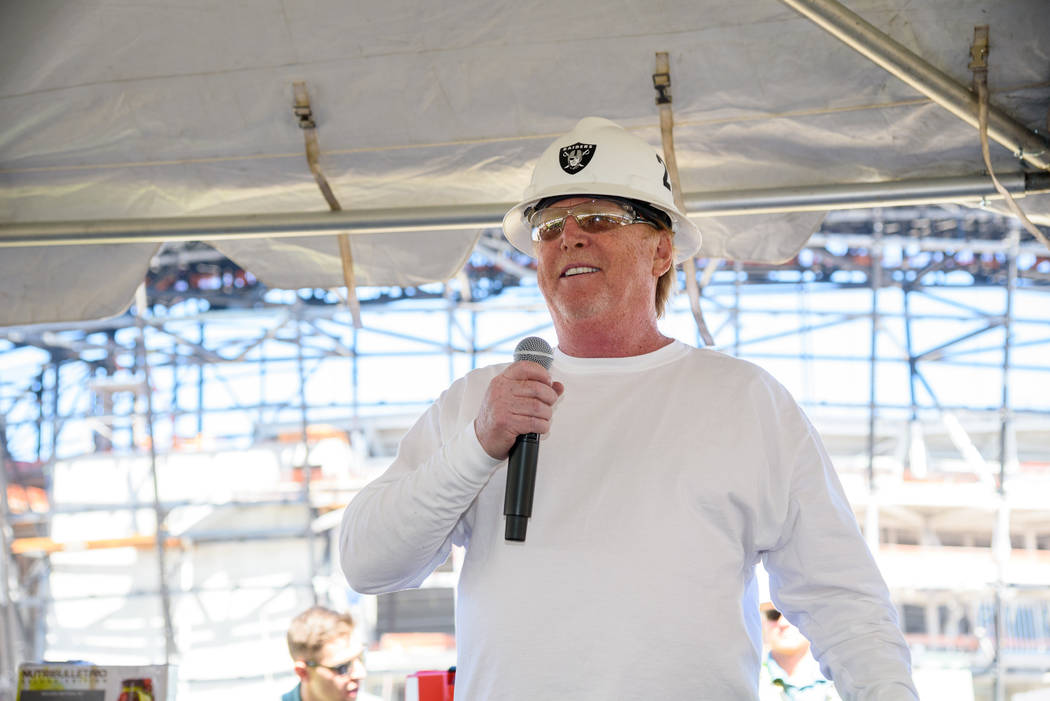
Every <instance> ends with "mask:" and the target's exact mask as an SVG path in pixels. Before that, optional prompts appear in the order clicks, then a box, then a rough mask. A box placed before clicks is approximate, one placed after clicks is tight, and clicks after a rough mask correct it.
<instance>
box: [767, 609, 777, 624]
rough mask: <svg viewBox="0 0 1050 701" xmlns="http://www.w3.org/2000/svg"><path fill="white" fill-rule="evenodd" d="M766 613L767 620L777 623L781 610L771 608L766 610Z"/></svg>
mask: <svg viewBox="0 0 1050 701" xmlns="http://www.w3.org/2000/svg"><path fill="white" fill-rule="evenodd" d="M765 614H766V620H767V621H769V622H770V623H776V622H777V621H779V620H780V611H777V610H776V609H769V610H768V611H766V612H765Z"/></svg>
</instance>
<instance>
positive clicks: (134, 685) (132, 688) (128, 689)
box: [118, 679, 153, 701]
mask: <svg viewBox="0 0 1050 701" xmlns="http://www.w3.org/2000/svg"><path fill="white" fill-rule="evenodd" d="M121 686H122V687H123V688H122V689H121V691H120V699H119V700H118V701H153V680H152V679H125V680H124V681H123V682H121Z"/></svg>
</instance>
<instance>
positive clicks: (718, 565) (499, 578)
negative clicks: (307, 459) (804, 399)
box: [341, 342, 917, 701]
mask: <svg viewBox="0 0 1050 701" xmlns="http://www.w3.org/2000/svg"><path fill="white" fill-rule="evenodd" d="M502 369H503V366H494V367H489V368H483V369H480V370H476V371H473V372H471V373H470V374H468V375H467V376H465V377H464V378H461V379H460V380H458V381H456V382H455V383H454V384H453V385H452V386H451V387H450V388H449V389H448V390H447V391H446V392H445V393H444V394H442V396H441V397H440V398H439V399H438V400H437V402H435V404H434V405H432V406H431V407H430V409H429V410H428V411H427V412H426V413H425V414H424V415H423V416H422V417H421V418H420V419H419V421H418V422H417V423H416V425H415V426H414V427H413V428H412V429H411V430H410V431H409V432H408V434H406V436H405V438H404V439H403V441H402V443H401V446H400V450H399V453H398V456H397V458H396V459H395V461H394V463H393V464H392V465H391V467H390V468H389V470H387V472H385V473H384V474H383V475H382V476H381V477H380V478H378V479H377V480H376V481H375V482H373V483H372V484H370V485H368V486H367V487H366V488H365V489H364V490H362V491H361V493H360V494H359V495H358V496H357V497H356V498H355V499H354V500H353V501H352V502H351V503H350V505H349V506H348V507H347V509H346V512H345V514H344V517H343V524H342V532H341V554H342V565H343V570H344V572H345V573H346V576H347V578H348V581H349V582H350V584H351V586H352V587H353V588H354V589H355V590H357V591H359V592H362V593H381V592H389V591H394V590H397V589H403V588H409V587H414V586H418V585H419V584H420V582H422V581H423V579H424V578H425V577H426V576H427V575H428V574H429V573H430V572H431V571H433V569H434V568H435V567H437V566H438V565H439V564H440V563H441V562H443V561H444V560H445V558H446V557H447V555H448V553H449V550H450V548H451V545H452V544H453V543H455V544H460V545H463V546H465V547H466V554H465V557H464V561H463V568H462V572H461V574H460V581H459V594H458V600H457V609H456V637H457V654H458V661H457V675H456V676H457V679H456V687H457V688H456V698H457V699H458V700H461V701H496V700H500V699H507V700H511V699H513V700H519V699H520V700H525V699H545V700H549V699H571V700H573V701H581V700H582V701H586V700H589V699H594V700H595V701H598V700H599V699H600V700H601V701H607V700H608V699H611V698H659V699H711V700H717V701H725V700H726V699H734V700H735V699H756V698H757V680H758V674H759V666H760V649H761V624H760V622H759V618H758V616H759V612H758V605H757V599H756V596H757V593H756V591H757V590H756V585H755V578H754V566H755V564H756V563H757V562H758V561H759V560H761V561H763V562H764V563H765V566H766V569H767V570H768V571H769V573H770V580H771V589H772V591H773V599H774V603H775V604H776V605H777V607H778V608H779V609H780V610H781V611H783V612H784V613H785V614H787V616H788V617H789V619H790V620H792V621H793V622H794V623H795V624H796V625H798V627H799V628H800V629H801V630H802V632H803V634H805V635H806V636H807V637H808V638H809V639H810V640H811V641H812V642H813V651H814V654H815V656H816V657H817V659H818V660H820V662H821V665H822V669H823V670H824V674H825V675H826V676H828V678H831V679H834V681H835V685H836V688H837V689H838V691H839V693H840V694H841V695H842V696H843V698H844V699H847V700H850V699H864V700H866V701H868V700H875V699H878V700H880V701H881V700H891V699H892V700H901V701H911V700H912V699H916V698H917V696H916V694H915V691H914V687H913V686H912V682H911V678H910V661H909V654H908V649H907V647H906V645H905V643H904V640H903V637H902V636H901V634H900V631H899V629H898V627H897V617H896V612H895V610H894V608H893V606H892V604H891V603H890V601H889V596H888V592H887V590H886V586H885V584H884V582H883V580H882V577H881V576H880V574H879V572H878V570H877V568H876V566H875V563H874V561H873V559H872V557H871V555H870V553H869V551H868V549H867V546H866V544H865V542H864V540H863V538H862V536H861V534H860V532H859V530H858V528H857V524H856V520H855V519H854V516H853V513H852V511H851V509H850V507H849V504H848V502H847V501H846V498H845V495H844V494H843V491H842V488H841V486H840V484H839V481H838V479H837V477H836V475H835V472H834V469H833V467H832V465H831V462H830V460H829V459H828V457H827V455H826V453H825V451H824V449H823V446H822V444H821V441H820V439H819V437H818V436H817V433H816V431H815V430H814V428H813V427H812V425H811V424H810V423H809V421H808V420H807V419H806V417H805V416H804V415H803V413H802V411H801V409H800V408H799V407H798V405H797V404H796V403H795V402H794V400H793V399H792V398H791V397H790V396H789V394H788V393H787V391H786V390H785V389H784V388H783V387H782V386H781V385H779V384H778V383H777V382H776V381H775V380H773V379H772V378H771V377H770V376H769V375H768V374H767V373H765V372H764V371H762V370H761V369H759V368H757V367H756V366H754V365H752V364H750V363H747V362H744V361H741V360H738V359H734V358H731V357H729V356H725V355H722V354H720V353H717V352H714V351H710V350H699V349H696V348H692V347H690V346H687V345H685V344H682V343H679V342H674V343H671V344H669V345H667V346H664V347H663V348H661V349H659V350H657V351H655V352H653V353H649V354H646V355H642V356H635V357H629V358H587V359H582V358H573V357H570V356H567V355H565V354H564V353H561V352H560V351H557V350H556V351H555V357H554V364H553V366H552V368H551V374H552V376H553V377H554V379H555V380H558V381H560V382H562V383H563V384H564V385H565V392H564V394H563V396H562V397H561V398H560V399H559V401H558V403H557V404H556V405H555V408H554V417H553V421H552V428H551V430H550V432H549V433H548V434H547V435H546V436H544V438H543V440H542V441H541V443H540V454H539V463H538V468H537V477H536V491H535V502H534V506H533V513H532V518H531V519H530V522H529V526H528V535H527V539H526V541H525V542H523V543H515V542H508V541H506V540H504V537H503V530H504V517H503V500H504V490H505V484H506V477H505V475H506V461H502V462H500V461H496V460H493V459H492V458H490V457H489V456H488V455H487V454H486V453H485V452H484V450H483V449H482V447H481V445H480V444H479V443H478V440H477V437H476V436H475V433H474V428H473V420H474V418H475V416H476V415H477V411H478V408H479V406H480V404H481V401H482V397H483V395H484V393H485V390H486V388H487V386H488V384H489V381H490V380H491V379H492V377H494V376H495V375H496V374H498V373H499V372H500V371H502Z"/></svg>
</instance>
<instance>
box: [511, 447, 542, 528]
mask: <svg viewBox="0 0 1050 701" xmlns="http://www.w3.org/2000/svg"><path fill="white" fill-rule="evenodd" d="M539 456H540V437H539V435H538V434H535V433H523V434H521V435H520V436H518V438H517V439H516V440H515V441H514V445H513V447H511V449H510V455H509V456H508V458H507V491H506V494H505V497H504V501H503V515H504V516H506V517H507V524H506V531H505V533H504V537H505V538H506V540H516V541H519V542H521V541H524V540H525V530H526V529H527V528H528V525H529V517H530V516H532V494H533V492H534V491H535V489H536V460H537V458H539Z"/></svg>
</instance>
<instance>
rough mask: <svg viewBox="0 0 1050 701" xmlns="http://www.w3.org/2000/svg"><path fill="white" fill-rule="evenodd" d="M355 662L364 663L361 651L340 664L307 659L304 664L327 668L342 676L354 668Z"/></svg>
mask: <svg viewBox="0 0 1050 701" xmlns="http://www.w3.org/2000/svg"><path fill="white" fill-rule="evenodd" d="M355 663H359V664H364V663H365V658H364V653H361V654H360V655H357V656H356V657H352V658H350V659H349V660H347V661H346V662H343V663H342V664H337V665H327V664H321V663H320V662H314V661H313V660H308V661H307V662H306V666H307V667H324V668H325V669H327V670H329V671H331V672H333V673H335V674H337V675H339V676H340V677H341V676H344V675H346V674H349V673H350V670H351V669H353V668H354V664H355Z"/></svg>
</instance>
